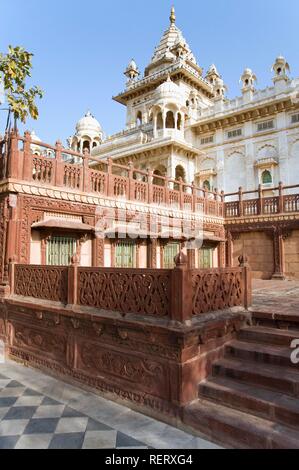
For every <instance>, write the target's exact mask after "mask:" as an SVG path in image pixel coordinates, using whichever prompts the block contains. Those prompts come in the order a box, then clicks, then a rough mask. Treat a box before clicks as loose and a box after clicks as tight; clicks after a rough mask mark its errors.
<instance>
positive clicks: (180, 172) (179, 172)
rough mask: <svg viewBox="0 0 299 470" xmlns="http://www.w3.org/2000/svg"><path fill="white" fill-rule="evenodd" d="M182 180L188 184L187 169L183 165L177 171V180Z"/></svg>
mask: <svg viewBox="0 0 299 470" xmlns="http://www.w3.org/2000/svg"><path fill="white" fill-rule="evenodd" d="M180 178H182V180H183V181H184V182H186V172H185V169H184V168H183V167H182V166H181V165H178V166H177V167H176V169H175V179H176V180H177V181H178V180H179V179H180Z"/></svg>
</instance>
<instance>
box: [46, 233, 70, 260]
mask: <svg viewBox="0 0 299 470" xmlns="http://www.w3.org/2000/svg"><path fill="white" fill-rule="evenodd" d="M75 253H76V239H75V238H72V237H60V236H55V237H51V239H50V240H49V241H48V243H47V265H49V266H68V265H69V264H70V263H71V259H72V256H74V254H75Z"/></svg>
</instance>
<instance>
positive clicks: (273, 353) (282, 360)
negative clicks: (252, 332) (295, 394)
mask: <svg viewBox="0 0 299 470" xmlns="http://www.w3.org/2000/svg"><path fill="white" fill-rule="evenodd" d="M291 353H292V349H291V348H290V347H287V346H274V345H269V344H260V343H253V342H250V343H249V342H244V341H239V340H234V341H232V342H231V343H229V344H228V345H227V346H226V347H225V355H226V357H228V358H230V357H231V358H236V359H244V360H246V361H254V362H257V363H259V364H261V363H262V364H271V365H275V366H282V367H291V368H296V369H297V370H298V371H299V365H298V364H295V363H293V362H292V361H291Z"/></svg>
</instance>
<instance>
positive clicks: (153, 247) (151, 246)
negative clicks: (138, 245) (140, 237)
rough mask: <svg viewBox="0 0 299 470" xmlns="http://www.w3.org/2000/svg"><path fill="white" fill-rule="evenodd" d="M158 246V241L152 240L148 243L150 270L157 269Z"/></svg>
mask: <svg viewBox="0 0 299 470" xmlns="http://www.w3.org/2000/svg"><path fill="white" fill-rule="evenodd" d="M157 245H158V241H157V240H156V239H154V238H153V239H151V240H149V242H148V267H149V268H150V269H157Z"/></svg>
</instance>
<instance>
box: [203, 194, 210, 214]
mask: <svg viewBox="0 0 299 470" xmlns="http://www.w3.org/2000/svg"><path fill="white" fill-rule="evenodd" d="M203 191H204V193H203V194H204V214H205V215H207V214H208V202H209V191H208V190H207V189H206V188H204V190H203Z"/></svg>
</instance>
